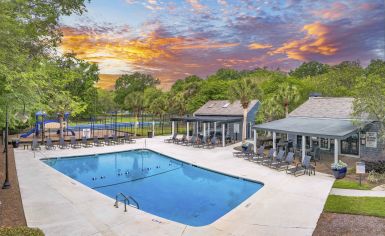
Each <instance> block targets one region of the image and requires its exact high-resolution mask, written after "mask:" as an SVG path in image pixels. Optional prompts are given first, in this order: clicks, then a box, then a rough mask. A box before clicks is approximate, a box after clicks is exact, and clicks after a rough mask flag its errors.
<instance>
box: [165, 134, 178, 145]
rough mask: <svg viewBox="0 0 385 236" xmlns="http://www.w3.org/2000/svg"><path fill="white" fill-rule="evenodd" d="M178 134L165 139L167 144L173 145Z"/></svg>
mask: <svg viewBox="0 0 385 236" xmlns="http://www.w3.org/2000/svg"><path fill="white" fill-rule="evenodd" d="M176 136H177V133H175V134H174V135H173V136H172V137H171V138H168V139H165V140H164V142H165V143H173V142H174V141H175V139H176Z"/></svg>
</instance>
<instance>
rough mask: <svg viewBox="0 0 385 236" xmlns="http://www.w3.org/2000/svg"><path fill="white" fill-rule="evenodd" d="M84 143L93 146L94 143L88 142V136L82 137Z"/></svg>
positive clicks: (85, 145) (86, 145) (84, 145)
mask: <svg viewBox="0 0 385 236" xmlns="http://www.w3.org/2000/svg"><path fill="white" fill-rule="evenodd" d="M82 145H83V147H87V148H88V147H93V146H94V145H93V144H92V143H91V142H88V139H87V137H85V136H84V137H82Z"/></svg>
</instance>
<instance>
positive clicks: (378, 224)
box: [313, 213, 385, 236]
mask: <svg viewBox="0 0 385 236" xmlns="http://www.w3.org/2000/svg"><path fill="white" fill-rule="evenodd" d="M323 235H327V236H333V235H336V236H341V235H349V236H351V235H352V236H355V235H357V236H358V235H360V236H361V235H362V236H370V235H378V236H379V235H385V218H379V217H374V216H362V215H348V214H336V213H322V214H321V217H320V218H319V219H318V223H317V227H316V228H315V230H314V233H313V236H323Z"/></svg>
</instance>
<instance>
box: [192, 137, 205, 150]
mask: <svg viewBox="0 0 385 236" xmlns="http://www.w3.org/2000/svg"><path fill="white" fill-rule="evenodd" d="M203 139H204V138H197V139H196V140H195V143H193V147H196V148H199V147H201V146H202V142H203Z"/></svg>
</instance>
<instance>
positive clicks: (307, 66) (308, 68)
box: [289, 61, 329, 79]
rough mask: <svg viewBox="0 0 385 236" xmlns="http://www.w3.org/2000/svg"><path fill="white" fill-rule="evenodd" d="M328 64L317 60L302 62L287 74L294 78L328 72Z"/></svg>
mask: <svg viewBox="0 0 385 236" xmlns="http://www.w3.org/2000/svg"><path fill="white" fill-rule="evenodd" d="M328 70H329V66H328V65H326V64H322V63H320V62H317V61H310V62H304V63H302V65H300V66H299V67H297V68H296V69H295V70H293V71H290V72H289V75H290V76H293V77H296V78H300V79H302V78H306V77H309V76H316V75H322V74H325V73H326V72H328Z"/></svg>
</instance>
